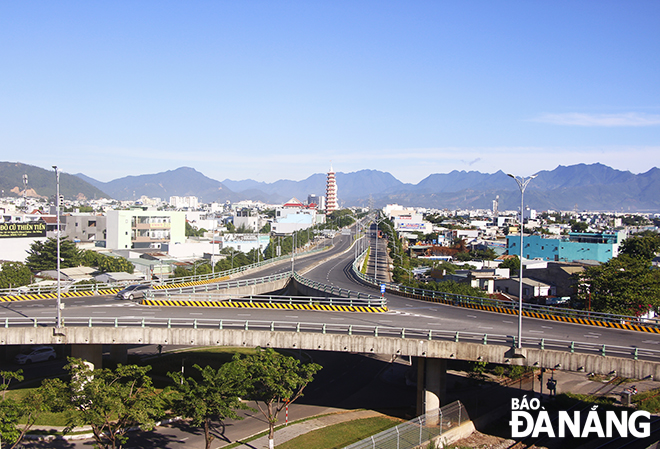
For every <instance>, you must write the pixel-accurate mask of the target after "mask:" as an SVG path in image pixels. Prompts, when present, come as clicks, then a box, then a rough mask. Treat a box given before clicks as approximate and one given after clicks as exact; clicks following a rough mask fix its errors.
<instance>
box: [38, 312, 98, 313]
mask: <svg viewBox="0 0 660 449" xmlns="http://www.w3.org/2000/svg"><path fill="white" fill-rule="evenodd" d="M41 313H43V312H41ZM92 313H108V312H92Z"/></svg>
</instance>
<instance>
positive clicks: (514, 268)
mask: <svg viewBox="0 0 660 449" xmlns="http://www.w3.org/2000/svg"><path fill="white" fill-rule="evenodd" d="M497 267H498V268H508V269H509V271H510V272H511V274H512V275H513V274H516V273H518V272H519V271H520V259H518V256H513V257H507V258H506V259H504V260H503V261H502V263H500V264H499V265H498V266H497Z"/></svg>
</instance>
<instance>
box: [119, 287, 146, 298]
mask: <svg viewBox="0 0 660 449" xmlns="http://www.w3.org/2000/svg"><path fill="white" fill-rule="evenodd" d="M150 291H151V285H146V284H135V285H129V286H128V287H126V288H125V289H123V290H122V291H120V292H119V293H117V299H136V298H146V297H147V296H148V294H149V292H150Z"/></svg>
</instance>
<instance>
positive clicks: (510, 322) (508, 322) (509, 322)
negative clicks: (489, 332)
mask: <svg viewBox="0 0 660 449" xmlns="http://www.w3.org/2000/svg"><path fill="white" fill-rule="evenodd" d="M502 322H503V323H506V324H513V321H507V320H502Z"/></svg>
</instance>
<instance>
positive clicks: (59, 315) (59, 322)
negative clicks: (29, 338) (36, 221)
mask: <svg viewBox="0 0 660 449" xmlns="http://www.w3.org/2000/svg"><path fill="white" fill-rule="evenodd" d="M53 169H54V170H55V182H56V185H57V188H56V191H55V213H56V214H57V320H56V323H55V327H57V328H60V327H62V287H61V282H62V281H61V277H60V172H59V170H58V169H57V165H53Z"/></svg>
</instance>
